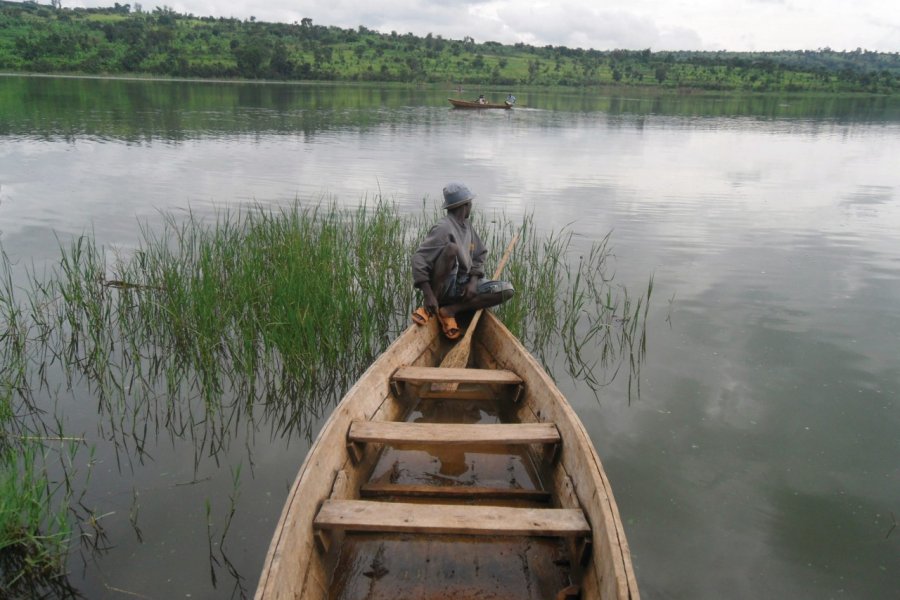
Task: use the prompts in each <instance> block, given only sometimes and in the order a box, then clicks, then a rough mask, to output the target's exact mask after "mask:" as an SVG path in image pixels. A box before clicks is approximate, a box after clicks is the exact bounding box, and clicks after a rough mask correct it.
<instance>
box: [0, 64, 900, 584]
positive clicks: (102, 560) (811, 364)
mask: <svg viewBox="0 0 900 600" xmlns="http://www.w3.org/2000/svg"><path fill="white" fill-rule="evenodd" d="M512 91H513V92H516V90H512ZM479 92H480V90H475V89H473V90H469V91H466V92H464V94H463V95H464V96H467V97H468V96H472V97H474V96H475V95H477V94H478V93H479ZM505 94H506V90H504V91H502V92H501V91H499V90H498V91H497V93H496V97H498V98H501V97H505ZM454 95H456V94H455V92H453V91H449V90H432V89H423V90H415V89H405V88H386V89H383V88H378V87H372V86H323V85H251V84H226V83H176V82H147V81H108V80H90V79H67V78H23V77H0V241H2V246H3V249H4V250H5V251H6V252H7V253H8V254H9V256H10V257H11V259H12V260H13V261H14V262H16V263H17V264H19V265H23V264H26V263H27V264H31V263H32V262H33V263H34V264H37V265H41V264H43V263H45V262H46V261H52V260H53V259H54V258H55V257H57V256H58V254H59V252H58V250H57V247H58V244H59V243H60V241H63V242H65V240H68V239H69V238H71V237H72V236H75V235H79V234H81V233H83V232H86V231H93V234H94V235H95V236H96V238H97V239H98V241H100V242H101V243H103V244H106V245H107V246H108V247H111V248H114V249H121V250H122V251H124V252H127V251H128V250H129V249H131V248H133V247H134V246H135V245H136V244H137V241H138V238H139V223H140V222H142V221H147V222H149V223H150V224H151V226H152V225H153V224H154V223H159V221H160V212H173V211H174V212H175V213H176V214H178V213H183V212H185V211H187V210H188V209H190V210H191V211H193V212H195V213H197V214H211V213H212V212H214V211H215V210H217V209H222V208H229V207H237V206H246V205H248V204H263V205H273V206H279V205H287V204H290V203H292V202H293V201H294V200H295V199H297V198H299V199H301V201H305V202H316V201H319V200H321V199H334V200H336V201H337V202H339V203H341V204H346V205H356V204H360V203H362V202H365V201H367V200H368V201H370V200H372V199H374V198H375V197H376V196H378V195H381V196H383V197H385V198H387V199H390V200H393V201H394V202H396V203H397V204H398V205H399V206H401V207H402V209H403V210H404V211H410V212H420V211H421V210H422V207H423V205H424V206H425V207H427V208H428V209H429V210H430V209H431V208H432V207H434V206H435V205H436V204H437V203H438V202H439V200H440V191H441V188H442V186H443V185H444V184H445V183H447V182H448V181H454V180H458V181H464V182H466V183H467V184H468V185H469V186H470V187H471V188H472V190H473V191H475V193H476V194H477V196H478V198H477V202H476V210H479V211H487V212H488V213H489V214H492V213H494V212H503V213H505V214H506V215H507V216H510V217H513V218H518V217H520V216H521V215H523V214H527V213H531V214H533V215H534V217H535V221H536V223H537V224H538V226H539V228H540V229H541V230H542V231H544V232H548V233H549V232H552V231H559V230H561V229H563V228H568V229H570V230H571V231H572V232H573V233H574V234H575V236H576V244H578V245H579V247H587V245H588V244H589V242H590V241H593V240H597V239H600V238H601V237H602V236H603V235H604V234H606V233H607V232H608V231H610V230H612V232H613V233H612V244H613V246H614V249H615V254H616V281H617V282H618V283H620V284H622V285H625V286H627V287H628V288H629V289H630V290H633V291H637V292H640V291H643V289H644V288H645V287H646V284H647V280H648V279H649V277H650V276H651V275H652V276H653V277H654V291H653V300H652V304H651V310H650V313H649V317H648V349H647V354H646V362H645V363H644V365H643V368H642V370H641V376H640V379H641V381H640V394H639V396H637V397H634V395H633V394H632V397H631V398H629V394H628V390H627V382H626V380H625V379H624V378H621V377H619V378H616V379H614V380H613V381H612V383H611V384H609V385H608V386H607V387H605V388H603V389H601V391H600V393H599V400H598V399H597V398H595V396H594V394H593V393H590V392H588V391H586V390H584V389H583V387H582V386H580V385H579V384H578V382H576V381H573V380H571V379H566V376H565V375H564V374H562V375H561V377H560V378H559V384H560V387H561V389H562V390H563V392H564V393H566V394H567V395H568V396H569V398H570V399H571V401H572V403H573V406H574V407H575V409H576V411H577V412H578V413H579V415H580V417H581V418H582V420H583V421H584V424H585V426H586V427H587V429H588V431H589V433H590V434H591V437H592V439H593V441H594V444H595V445H596V447H597V449H598V451H599V454H600V456H601V458H602V459H603V461H604V465H605V467H606V469H607V472H608V475H609V477H610V480H611V482H612V485H613V489H614V491H615V495H616V500H617V502H618V505H619V508H620V511H621V513H622V517H623V520H624V521H625V523H626V531H627V534H628V539H629V543H630V545H631V550H632V552H633V556H634V562H635V568H636V572H637V577H638V582H639V585H640V588H641V593H642V595H643V597H645V598H709V599H718V598H897V597H900V530H898V529H893V528H892V527H893V525H894V523H895V522H896V521H895V518H896V517H897V516H900V399H898V389H900V236H898V233H897V232H898V230H900V99H896V98H895V99H885V98H862V99H836V98H814V99H810V98H801V97H765V98H732V97H710V96H703V97H695V96H690V95H686V96H674V97H665V98H654V97H644V96H641V95H638V94H635V93H632V94H631V95H627V94H626V95H620V96H610V95H603V94H599V93H597V92H583V93H582V92H569V93H565V92H540V93H538V92H535V93H518V94H517V95H518V97H519V104H520V106H518V107H517V108H516V109H514V110H512V111H484V112H468V111H460V110H452V109H450V108H449V104H448V103H447V102H446V98H447V97H448V96H454ZM58 240H59V241H58ZM495 251H499V249H495ZM573 260H577V257H573ZM60 412H61V413H62V414H64V415H65V423H64V424H65V427H66V430H67V431H68V432H70V433H72V434H73V435H81V434H83V435H84V436H85V438H86V439H87V440H88V441H89V442H90V443H91V444H93V445H94V446H95V448H96V454H95V460H96V465H95V467H94V471H93V473H92V476H91V482H90V485H89V487H88V492H87V495H86V497H85V498H84V499H83V501H84V502H85V503H86V504H87V505H89V506H91V507H93V508H94V509H95V510H96V511H97V512H98V514H103V515H106V516H104V517H103V519H102V523H103V529H104V533H105V535H106V538H105V543H106V545H108V546H109V547H110V549H109V550H108V551H106V552H103V553H100V554H93V555H91V554H87V555H84V554H81V553H79V552H77V551H76V552H74V553H73V558H72V560H71V561H70V568H71V578H72V582H73V584H74V585H75V586H76V587H77V588H78V589H80V590H81V591H82V592H83V593H84V594H85V596H86V597H89V598H121V597H135V596H136V597H145V598H188V597H190V598H222V597H226V598H227V597H232V596H237V597H239V596H240V595H241V594H242V592H243V593H247V594H251V595H252V592H253V590H254V588H255V585H256V580H257V577H258V575H259V571H260V569H261V567H262V562H263V559H264V555H265V551H266V548H267V546H268V543H269V538H270V536H271V534H272V531H273V529H274V526H275V522H276V521H277V519H278V516H279V513H280V510H281V506H282V502H283V500H284V498H285V496H286V493H287V489H288V486H289V484H290V482H291V481H292V479H293V477H294V475H295V473H296V470H297V468H298V466H299V464H300V462H301V461H302V459H303V456H304V453H305V451H306V449H307V448H308V440H307V439H306V436H304V435H301V434H298V433H296V432H294V433H292V434H291V435H289V436H282V435H281V434H280V431H279V428H278V425H277V424H276V423H268V422H266V421H265V419H260V420H258V421H256V422H255V423H252V424H248V423H241V424H240V425H235V427H234V435H233V439H231V440H230V443H228V444H226V445H225V447H223V448H222V450H221V451H220V452H218V453H214V455H212V454H211V453H210V452H208V448H206V447H204V446H200V448H201V449H200V450H198V445H197V444H196V440H195V439H192V437H191V435H190V433H188V434H185V433H184V432H181V433H178V432H175V431H173V430H172V428H171V427H167V425H166V424H161V423H151V424H150V429H151V430H152V431H151V433H150V434H149V435H148V436H146V438H144V439H142V448H141V450H142V451H141V452H138V451H136V450H135V449H134V448H132V447H129V444H128V441H127V440H125V439H121V438H120V437H119V436H117V435H116V433H115V430H116V424H112V423H104V422H102V420H101V421H100V422H98V417H97V412H96V402H94V400H93V399H92V398H91V397H90V395H89V393H88V392H87V391H86V390H81V389H79V388H78V387H77V386H76V388H75V389H74V390H73V391H72V392H71V394H69V395H67V396H65V397H64V398H62V399H61V400H60ZM325 416H327V412H326V413H325V414H322V415H313V416H312V417H311V418H310V432H311V433H315V431H316V429H317V427H318V426H320V425H321V422H322V420H323V419H324V417H325ZM238 467H240V469H241V474H240V479H241V484H240V486H239V489H238V490H237V491H236V490H235V487H234V485H233V480H234V473H235V469H237V468H238ZM232 498H233V502H232ZM207 503H209V510H207ZM232 504H233V505H234V507H235V513H234V517H233V520H232V521H231V523H230V527H229V528H228V530H227V535H226V536H225V538H224V539H221V535H222V532H223V530H224V528H225V525H224V523H225V522H226V521H227V514H228V513H229V511H230V507H231V506H232ZM136 507H137V508H139V510H137V508H136ZM208 513H209V515H210V516H209V517H208ZM208 523H211V525H209V527H208ZM211 530H212V531H213V534H210V531H211ZM211 573H214V574H215V582H214V581H213V577H212V576H211ZM129 594H130V595H131V596H128V595H129Z"/></svg>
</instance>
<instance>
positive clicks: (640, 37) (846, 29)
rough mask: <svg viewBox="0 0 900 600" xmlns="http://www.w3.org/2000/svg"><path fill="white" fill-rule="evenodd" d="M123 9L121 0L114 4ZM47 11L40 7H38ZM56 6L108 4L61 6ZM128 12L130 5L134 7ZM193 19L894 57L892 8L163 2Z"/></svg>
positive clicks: (848, 2) (647, 1) (898, 1)
mask: <svg viewBox="0 0 900 600" xmlns="http://www.w3.org/2000/svg"><path fill="white" fill-rule="evenodd" d="M119 1H120V3H121V4H125V3H127V2H128V0H119ZM41 3H42V4H49V0H41ZM62 4H63V6H65V7H75V6H112V5H113V4H114V2H113V1H112V0H62ZM131 4H134V2H133V0H132V1H131ZM139 4H141V5H142V7H143V9H144V10H145V11H149V10H152V9H153V8H154V7H156V6H157V5H162V4H165V5H167V6H171V7H172V8H174V9H175V10H176V11H178V12H180V13H193V14H194V15H196V16H216V17H237V18H240V19H246V18H249V17H250V16H254V17H256V19H257V20H260V21H278V22H285V23H292V22H294V21H300V19H302V18H304V17H309V18H311V19H312V20H313V22H314V23H316V24H319V25H337V26H339V27H345V28H347V27H352V28H355V27H357V26H359V25H365V26H366V27H368V28H369V29H375V30H377V31H381V32H385V33H389V32H391V31H397V32H398V33H401V34H402V33H407V32H412V33H414V34H416V35H420V36H424V35H426V34H427V33H429V32H430V33H433V34H435V35H442V36H444V37H445V38H453V39H462V38H463V37H464V36H467V35H468V36H472V37H473V38H475V41H477V42H484V41H489V40H491V41H495V42H502V43H505V44H512V43H516V42H524V43H527V44H534V45H540V46H543V45H546V44H552V45H554V46H569V47H573V48H574V47H579V48H595V49H598V50H611V49H615V48H628V49H643V48H650V49H652V50H653V51H658V50H742V51H746V50H815V49H817V48H824V47H826V46H827V47H830V48H832V49H834V50H854V49H856V48H865V49H868V50H879V51H882V52H898V51H900V0H606V1H603V0H266V1H265V2H251V1H250V0H228V1H225V0H170V1H168V2H149V1H142V2H139Z"/></svg>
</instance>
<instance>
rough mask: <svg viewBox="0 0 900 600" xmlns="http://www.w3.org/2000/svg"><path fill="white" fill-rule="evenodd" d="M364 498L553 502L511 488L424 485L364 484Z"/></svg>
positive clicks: (544, 492)
mask: <svg viewBox="0 0 900 600" xmlns="http://www.w3.org/2000/svg"><path fill="white" fill-rule="evenodd" d="M359 495H360V496H362V497H363V498H384V497H391V496H395V497H409V498H456V499H467V500H488V499H489V500H527V501H532V502H544V503H547V502H550V499H551V497H552V494H551V493H550V492H548V491H547V490H530V489H526V488H512V487H488V486H472V485H423V484H403V483H387V482H369V483H364V484H363V485H362V486H361V487H360V489H359Z"/></svg>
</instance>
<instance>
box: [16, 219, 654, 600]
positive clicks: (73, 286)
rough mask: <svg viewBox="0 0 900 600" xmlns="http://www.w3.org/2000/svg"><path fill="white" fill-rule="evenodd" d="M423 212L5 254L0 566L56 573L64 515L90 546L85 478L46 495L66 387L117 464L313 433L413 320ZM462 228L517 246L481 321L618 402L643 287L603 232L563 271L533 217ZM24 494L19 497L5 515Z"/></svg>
mask: <svg viewBox="0 0 900 600" xmlns="http://www.w3.org/2000/svg"><path fill="white" fill-rule="evenodd" d="M438 216H439V215H438V214H437V213H430V212H428V211H427V210H423V211H422V213H421V214H419V215H408V214H401V213H400V212H399V210H398V208H397V207H396V206H395V205H393V204H392V203H388V202H382V201H376V202H374V203H372V204H369V205H363V206H361V207H359V208H357V209H346V208H340V207H338V206H336V205H334V204H315V205H304V204H301V203H300V202H297V203H295V204H293V205H291V206H288V207H285V208H281V209H271V208H263V207H256V208H250V209H246V210H243V211H239V212H231V211H225V212H222V213H219V214H218V215H216V216H214V217H206V218H204V217H201V216H198V215H195V214H192V213H187V214H186V215H177V216H176V215H174V214H170V215H167V216H166V219H165V222H164V226H163V227H162V228H157V229H150V228H147V227H145V228H143V229H142V230H141V240H140V244H139V245H138V247H137V249H136V250H134V251H133V252H131V253H129V254H128V255H127V256H123V255H116V254H114V253H111V252H109V251H108V250H107V249H105V248H103V247H99V246H98V245H97V244H96V243H95V242H94V241H93V237H92V236H90V235H85V236H81V237H79V238H77V239H75V240H73V241H72V242H71V243H70V244H68V245H67V246H64V247H62V248H61V257H60V260H59V262H58V265H57V266H56V267H55V268H54V269H52V271H51V272H50V273H49V274H42V275H40V276H39V275H38V274H36V273H34V272H31V273H30V274H29V276H28V282H27V284H26V285H24V286H21V287H17V286H14V285H13V282H12V277H11V275H10V272H11V267H10V264H9V260H8V258H7V257H6V255H5V254H3V255H2V258H3V263H4V265H3V266H4V267H5V268H4V269H3V279H2V280H0V319H2V321H3V328H4V330H5V333H3V335H2V336H0V360H2V363H0V377H2V388H0V422H2V424H3V428H2V432H0V436H2V437H0V458H4V459H6V460H5V462H3V461H0V486H2V487H0V507H2V510H3V515H2V516H3V518H6V517H7V516H8V515H13V516H17V519H18V521H17V522H18V523H19V525H18V529H17V528H16V527H10V528H7V529H4V530H2V531H0V553H6V552H7V549H8V548H11V547H21V548H27V549H26V550H23V552H24V555H27V556H31V557H41V556H43V557H44V558H43V559H41V560H38V561H37V562H41V563H42V564H43V565H44V567H43V569H44V571H43V572H44V573H56V572H57V571H54V568H56V567H58V565H59V559H58V557H59V555H61V554H64V553H65V552H66V551H67V550H68V548H69V546H70V545H71V539H72V537H73V535H74V534H73V533H72V531H73V528H72V521H73V520H74V521H75V522H76V525H78V528H77V530H78V531H80V534H79V537H81V538H82V539H84V538H89V539H93V540H94V542H95V543H96V542H97V540H99V539H100V538H102V532H100V531H97V530H96V529H97V527H96V523H97V520H96V519H95V518H93V517H92V513H91V510H92V509H89V508H88V507H84V506H81V507H80V509H79V508H78V496H77V490H79V489H81V490H82V491H83V489H84V487H85V486H86V485H89V483H86V482H82V483H75V482H74V478H73V477H70V476H69V475H66V476H64V477H63V478H62V479H63V480H62V482H61V483H60V484H58V487H57V488H55V489H51V488H50V487H48V485H49V484H47V479H46V477H42V476H41V473H43V471H42V469H44V468H45V467H44V466H42V465H45V464H46V462H47V461H48V460H49V458H48V457H49V456H50V455H51V454H53V456H55V457H57V458H62V459H63V460H60V464H62V465H63V472H64V473H68V471H67V470H66V467H65V465H66V462H67V461H66V460H65V459H64V458H65V456H66V453H71V452H73V451H77V447H78V446H83V443H79V442H78V441H77V440H74V441H72V440H70V441H69V445H68V446H66V445H65V444H62V443H61V440H64V439H65V432H64V431H63V426H62V422H63V420H62V419H61V418H60V415H61V414H62V413H63V412H64V411H65V406H66V402H67V398H68V397H69V396H70V395H71V394H72V392H73V390H74V389H76V388H78V389H81V388H87V389H88V390H89V391H90V396H91V398H92V399H94V400H95V401H96V403H97V413H98V425H99V427H100V429H101V432H102V434H103V438H104V439H106V440H108V441H109V442H110V443H111V444H112V445H113V447H114V450H115V453H116V458H117V460H119V462H120V465H119V466H120V468H122V466H123V463H124V461H131V460H134V459H135V458H137V459H140V458H141V457H142V456H143V455H144V453H146V452H147V451H148V446H152V444H154V443H155V440H156V438H157V436H159V435H160V434H161V433H162V434H165V435H168V436H172V437H177V438H181V439H187V440H190V441H192V442H193V447H194V453H195V454H194V461H195V465H196V464H197V463H198V462H199V460H200V459H201V457H204V456H213V457H216V456H218V455H219V453H220V452H221V451H223V450H224V449H227V448H228V446H229V445H230V443H231V442H232V441H233V440H234V439H235V438H237V437H239V436H240V435H241V434H242V433H244V434H246V433H247V432H251V433H250V435H252V434H253V432H256V431H257V430H258V429H260V428H261V427H267V428H268V429H269V432H270V435H271V436H273V437H282V436H306V437H308V438H309V437H311V436H312V435H313V433H314V432H313V431H311V423H313V422H314V421H315V419H314V417H318V416H320V415H322V414H324V413H325V412H326V411H327V410H328V409H330V407H331V406H333V404H334V403H335V402H336V400H337V399H339V398H340V397H341V396H342V395H343V393H344V392H345V391H346V389H348V388H349V386H350V385H351V384H352V383H353V382H354V381H355V380H356V379H357V378H358V376H359V374H360V373H361V372H362V371H363V370H364V369H365V368H366V367H367V366H368V365H369V364H370V363H371V362H372V360H373V359H374V358H375V357H376V356H377V355H378V354H379V353H380V352H382V351H383V350H384V349H385V348H386V347H387V345H388V344H389V343H390V341H391V340H392V339H394V338H395V337H396V336H397V334H398V333H399V332H400V331H402V330H403V329H404V328H406V327H408V326H409V323H410V319H409V315H410V312H411V310H412V309H413V308H414V307H415V306H416V304H417V303H418V302H420V299H419V298H418V297H417V293H416V292H415V290H413V288H412V286H411V284H410V273H409V260H410V256H411V254H412V252H413V251H414V249H415V247H416V245H417V244H418V241H419V240H420V239H421V238H422V237H423V235H424V234H425V232H426V231H427V228H428V227H430V226H431V224H432V223H433V222H434V221H435V220H436V219H437V218H438ZM476 227H477V228H478V230H479V232H480V233H481V234H482V237H483V238H484V240H485V242H486V244H487V245H488V247H489V248H492V249H494V251H493V252H492V253H491V256H490V259H491V260H492V261H497V260H499V258H500V254H501V253H502V252H501V251H502V249H503V248H504V247H505V246H506V243H507V242H508V241H509V239H511V238H512V236H513V235H514V234H515V233H516V232H519V233H520V235H521V239H520V242H519V244H518V246H517V248H516V250H515V252H514V253H513V255H512V258H511V260H510V262H509V264H508V266H507V270H506V272H505V273H504V275H503V277H504V278H505V279H509V280H511V281H512V282H513V283H514V285H515V287H516V289H517V290H518V293H517V294H516V296H515V297H514V298H513V299H512V300H511V301H509V302H508V303H506V304H504V305H503V306H501V307H499V308H498V309H497V310H498V313H499V314H500V316H501V318H502V319H503V320H504V322H505V323H506V324H507V325H508V326H509V327H510V328H511V329H512V331H513V332H514V333H515V334H516V335H518V336H519V338H520V339H522V341H523V343H524V344H525V345H526V346H527V347H528V348H530V349H531V350H532V352H533V353H534V354H535V355H536V356H538V357H539V358H540V359H541V360H542V361H543V362H544V364H545V366H546V367H547V368H548V370H551V371H552V370H553V369H554V368H557V366H558V365H559V364H562V365H564V368H565V369H566V371H567V372H568V375H569V376H571V377H573V378H574V379H575V380H577V381H580V382H583V383H584V384H585V385H587V386H588V387H589V388H590V389H592V390H593V391H594V393H595V394H596V393H597V391H598V390H599V389H600V388H601V387H602V386H604V385H606V384H607V383H608V382H609V381H611V380H612V378H613V377H615V376H616V373H618V372H619V371H620V370H622V369H625V370H626V371H627V373H628V377H629V389H630V387H631V386H630V382H631V381H632V380H634V381H637V380H639V371H640V364H641V362H642V361H643V356H644V353H645V351H646V328H645V324H646V318H647V310H648V306H649V300H650V296H651V293H652V280H651V281H650V284H649V285H648V288H647V289H646V291H645V292H642V293H641V294H640V295H639V296H633V295H631V294H629V293H628V291H627V290H625V289H624V288H622V287H619V286H616V285H615V284H614V283H613V281H612V276H611V274H610V261H611V256H612V255H611V251H610V248H609V241H610V240H609V236H607V237H605V238H603V239H601V240H599V241H597V242H596V243H594V244H593V245H592V247H591V249H590V251H589V252H587V253H584V254H583V255H581V256H580V257H579V258H578V259H577V260H573V257H572V256H570V254H571V249H570V246H571V243H572V234H571V232H566V231H563V232H557V233H553V234H549V235H545V234H541V233H539V231H538V230H537V228H536V227H535V224H534V223H533V221H532V219H531V218H530V217H526V218H525V219H523V220H522V221H521V222H513V221H511V220H509V219H506V218H505V217H502V216H493V217H491V220H490V221H489V220H488V217H487V216H486V215H481V216H479V217H477V220H476ZM487 266H488V267H490V266H491V265H487ZM488 271H491V269H490V268H489V269H488ZM630 395H631V394H630V392H629V401H630ZM73 448H76V450H73ZM25 450H27V452H23V451H25ZM11 457H17V458H11ZM10 461H12V462H10ZM223 468H228V467H227V466H226V465H223ZM238 472H239V471H238ZM22 473H24V474H25V476H22ZM41 486H43V487H41ZM237 487H238V483H235V488H237ZM20 496H24V497H26V498H30V503H29V504H28V505H27V506H14V505H11V504H10V502H11V498H13V497H20ZM73 507H74V508H73ZM38 508H40V510H38ZM233 510H234V509H233V508H232V511H231V513H230V514H233ZM36 511H37V512H36ZM79 519H81V521H80V520H79ZM229 519H230V516H229ZM13 521H16V519H13ZM84 522H87V523H89V524H90V525H91V526H92V527H94V529H95V531H91V527H88V528H87V531H86V530H85V527H84ZM4 523H5V521H4ZM227 529H228V528H227V526H226V527H225V530H226V531H227ZM17 531H18V532H19V533H16V532H17ZM22 532H27V535H26V536H25V537H24V538H22V537H21V536H20V535H19V534H21V533H22ZM17 536H18V537H17ZM23 540H25V541H23ZM35 542H40V544H39V545H40V547H41V548H43V549H42V550H40V551H39V550H36V549H35V547H34V545H33V544H34V543H35ZM23 544H24V546H23ZM29 544H31V546H28V545H29ZM54 556H55V557H56V559H55V560H56V562H53V561H54V559H53V558H52V557H54ZM35 560H37V559H35ZM48 569H49V570H48ZM35 572H36V573H40V572H42V571H41V570H40V569H36V570H35ZM13 573H14V572H13V571H9V570H8V569H6V568H0V575H2V577H4V578H7V579H8V578H9V577H11V575H12V574H13ZM2 585H3V583H0V586H2ZM2 589H3V588H2V587H0V590H2Z"/></svg>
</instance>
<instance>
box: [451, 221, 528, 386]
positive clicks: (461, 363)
mask: <svg viewBox="0 0 900 600" xmlns="http://www.w3.org/2000/svg"><path fill="white" fill-rule="evenodd" d="M518 241H519V234H518V233H517V234H516V235H514V236H513V239H512V240H511V241H510V242H509V246H507V247H506V252H504V253H503V258H501V259H500V263H499V264H498V265H497V270H496V271H494V277H493V279H498V278H499V277H500V273H502V272H503V267H505V266H506V263H507V261H509V256H510V254H512V250H513V247H514V246H515V245H516V242H518ZM483 310H484V309H483V308H479V309H478V310H477V311H475V315H474V316H473V317H472V322H471V323H469V327H468V329H466V335H464V336H463V337H462V339H461V340H459V341H458V342H457V343H456V345H455V346H453V348H451V350H450V352H448V353H447V356H445V357H444V360H442V361H441V367H443V368H457V369H464V368H466V367H467V366H468V365H469V354H470V353H471V351H472V333H473V332H474V331H475V326H476V325H478V320H479V319H481V313H482V311H483ZM450 385H451V386H452V387H453V389H455V388H456V386H455V385H454V384H450Z"/></svg>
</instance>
